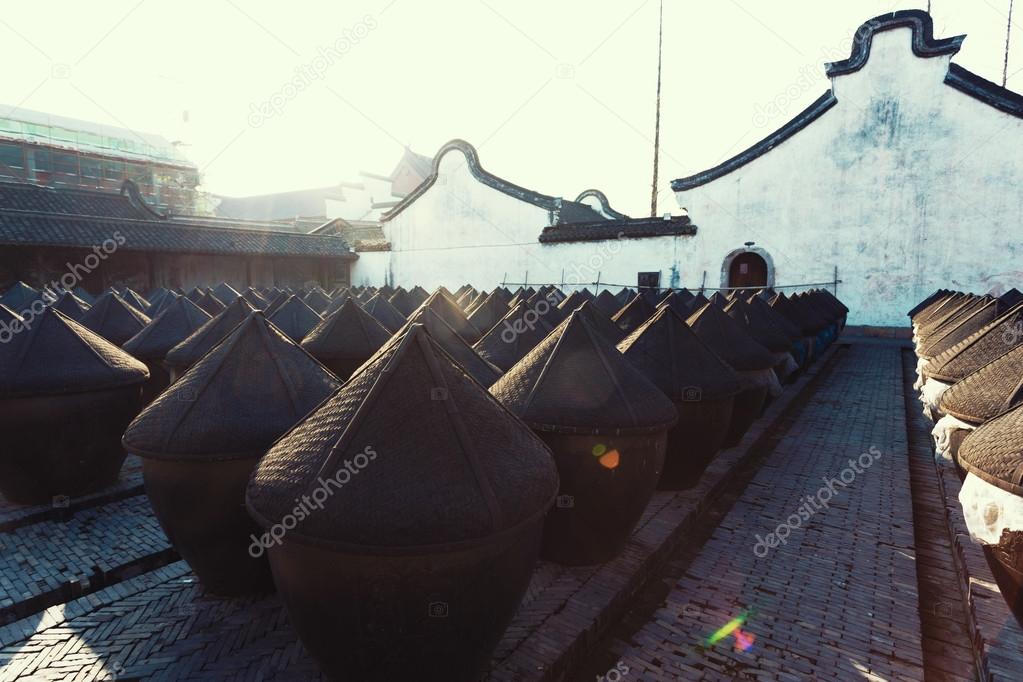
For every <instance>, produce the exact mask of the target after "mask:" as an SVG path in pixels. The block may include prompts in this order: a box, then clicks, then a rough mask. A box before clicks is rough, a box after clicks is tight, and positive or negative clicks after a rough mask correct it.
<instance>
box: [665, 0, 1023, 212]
mask: <svg viewBox="0 0 1023 682" xmlns="http://www.w3.org/2000/svg"><path fill="white" fill-rule="evenodd" d="M896 28H909V29H911V30H912V31H913V42H912V46H913V54H915V55H916V56H918V57H939V56H950V55H954V54H956V53H957V52H959V49H960V47H961V46H962V44H963V41H964V40H965V39H966V36H965V35H959V36H953V37H951V38H942V39H940V40H938V39H935V38H934V34H933V31H934V23H933V22H932V21H931V17H930V15H929V14H927V12H924V11H923V10H918V9H912V10H900V11H898V12H892V13H891V14H882V15H881V16H878V17H874V18H873V19H871V20H870V21H866V22H864V23H863V24H862V25H861V26H860V28H859V29H858V30H857V31H856V35H855V37H854V38H853V48H852V54H851V55H850V56H849V58H848V59H845V60H843V61H840V62H832V63H830V64H827V65H826V66H825V69H826V71H827V74H828V76H831V77H835V76H844V75H846V74H850V73H855V72H856V71H859V70H860V69H862V68H863V66H864V65H865V64H866V63H867V60H868V59H869V57H870V47H871V44H872V43H873V39H874V35H876V34H877V33H880V32H882V31H890V30H892V29H896ZM945 84H946V85H948V86H950V87H953V88H955V89H956V90H959V91H960V92H962V93H964V94H966V95H969V96H970V97H973V98H974V99H977V100H979V101H981V102H984V103H985V104H987V105H989V106H992V107H994V108H996V109H1000V110H1001V111H1004V112H1006V113H1008V114H1011V115H1013V116H1017V117H1020V118H1023V95H1020V94H1018V93H1015V92H1013V91H1011V90H1008V89H1006V88H1003V87H1000V86H998V85H996V84H994V83H992V82H991V81H988V80H986V79H984V78H981V77H980V76H978V75H976V74H975V73H972V72H971V71H968V70H967V69H964V68H963V67H961V66H959V65H958V64H949V70H948V73H947V74H946V76H945ZM837 103H838V100H837V99H836V98H835V95H834V92H833V91H831V90H828V91H827V92H826V93H824V94H823V95H821V96H820V98H818V99H817V101H816V102H814V103H813V104H811V105H810V106H809V107H807V108H806V109H804V110H803V111H802V112H800V113H799V114H798V115H797V116H796V117H795V118H794V119H792V120H791V121H789V122H788V123H786V124H785V125H783V126H782V127H781V128H779V129H778V130H776V131H775V132H773V133H771V134H770V135H768V136H767V137H766V138H764V139H763V140H761V141H760V142H757V143H756V144H754V145H753V146H752V147H750V148H749V149H747V150H746V151H744V152H740V153H739V154H737V155H735V156H733V157H732V158H730V159H728V160H727V161H725V162H723V163H721V164H718V165H717V166H714V167H713V168H710V169H708V170H705V171H703V172H701V173H697V174H695V175H690V176H688V177H684V178H679V179H677V180H672V181H671V189H672V190H674V191H676V192H682V191H685V190H688V189H692V188H694V187H699V186H700V185H704V184H706V183H708V182H710V181H711V180H716V179H717V178H720V177H722V176H724V175H727V174H729V173H731V172H732V171H734V170H736V169H737V168H740V167H742V166H745V165H746V164H747V163H749V162H750V161H753V160H754V159H756V158H757V157H759V156H762V155H764V154H766V153H767V152H769V151H771V150H772V149H774V148H775V147H777V146H778V145H779V144H781V143H782V142H784V141H785V140H787V139H789V138H790V137H792V136H793V135H795V134H796V133H798V132H799V131H800V130H802V129H803V128H805V127H807V126H808V125H809V124H810V123H812V122H813V121H815V120H817V119H818V118H820V116H821V115H823V114H824V112H826V111H827V110H828V109H830V108H831V107H832V106H834V105H835V104H837Z"/></svg>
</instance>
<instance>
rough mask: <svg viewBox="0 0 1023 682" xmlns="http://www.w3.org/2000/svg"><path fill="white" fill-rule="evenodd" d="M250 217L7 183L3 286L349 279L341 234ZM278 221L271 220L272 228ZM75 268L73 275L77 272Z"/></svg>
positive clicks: (0, 245)
mask: <svg viewBox="0 0 1023 682" xmlns="http://www.w3.org/2000/svg"><path fill="white" fill-rule="evenodd" d="M258 227H259V228H261V229H256V226H254V225H249V224H246V222H245V221H225V220H223V219H209V218H203V217H193V216H174V217H167V216H164V215H163V214H161V213H158V212H156V211H155V210H153V209H152V208H151V207H149V206H148V205H147V204H146V203H145V201H144V200H143V199H142V197H141V195H140V194H139V192H138V189H137V187H136V186H135V185H134V184H133V183H131V182H130V181H127V182H125V184H124V186H123V187H122V189H121V191H120V192H119V193H118V192H100V191H93V190H82V189H56V188H52V187H42V186H39V185H35V184H30V183H19V182H3V183H0V289H4V288H6V287H7V286H9V285H11V284H13V283H14V282H17V281H18V280H23V281H25V282H27V283H29V284H32V285H33V286H44V285H46V284H49V283H51V282H61V281H62V278H64V279H63V281H64V282H70V281H72V280H74V283H75V286H78V285H81V286H82V287H84V288H85V289H86V290H87V291H90V292H99V291H102V290H103V289H105V288H106V287H108V286H112V285H114V286H131V287H132V288H135V289H137V290H140V291H145V290H150V289H152V288H154V287H158V286H163V287H168V288H179V289H185V290H187V289H189V288H191V287H194V286H198V285H210V284H214V283H218V282H227V283H228V284H230V285H232V286H234V287H235V288H244V287H248V286H257V287H258V286H292V287H300V286H305V285H309V284H313V283H316V284H319V285H321V286H323V287H326V288H328V289H329V288H333V287H336V286H339V285H343V284H347V283H348V282H349V268H350V264H351V262H352V261H354V260H355V259H356V258H357V256H356V254H355V253H353V252H352V251H351V249H350V248H349V247H348V244H347V243H346V242H345V240H344V238H343V237H340V236H336V235H325V234H300V233H295V232H286V231H276V230H273V229H267V227H268V226H266V225H259V226H258ZM270 227H272V226H270ZM68 273H71V274H70V275H69V274H68Z"/></svg>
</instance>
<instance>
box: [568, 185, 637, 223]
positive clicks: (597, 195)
mask: <svg viewBox="0 0 1023 682" xmlns="http://www.w3.org/2000/svg"><path fill="white" fill-rule="evenodd" d="M587 197H593V198H594V199H596V200H597V201H598V202H599V203H600V208H601V210H603V211H604V213H605V214H607V215H609V216H611V217H612V218H614V219H616V220H624V219H626V218H628V217H629V216H627V215H625V214H624V213H619V212H618V211H616V210H614V209H613V208H611V202H610V201H608V200H607V195H606V194H604V193H603V192H601V191H600V190H599V189H586V190H583V191H582V192H580V193H579V196H577V197H576V198H575V199H574V201H575V202H576V203H577V204H579V203H582V200H583V199H586V198H587Z"/></svg>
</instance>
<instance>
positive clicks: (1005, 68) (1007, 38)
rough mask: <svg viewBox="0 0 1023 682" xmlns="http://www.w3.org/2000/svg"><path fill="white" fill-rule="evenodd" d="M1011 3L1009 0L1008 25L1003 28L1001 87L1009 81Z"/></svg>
mask: <svg viewBox="0 0 1023 682" xmlns="http://www.w3.org/2000/svg"><path fill="white" fill-rule="evenodd" d="M1012 3H1013V0H1009V27H1008V28H1007V29H1005V65H1004V66H1003V67H1002V87H1003V88H1004V87H1006V85H1007V84H1008V82H1009V41H1010V39H1011V38H1012Z"/></svg>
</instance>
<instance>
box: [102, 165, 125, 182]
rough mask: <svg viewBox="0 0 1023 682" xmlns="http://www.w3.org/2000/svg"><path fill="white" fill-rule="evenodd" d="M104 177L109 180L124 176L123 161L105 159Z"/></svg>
mask: <svg viewBox="0 0 1023 682" xmlns="http://www.w3.org/2000/svg"><path fill="white" fill-rule="evenodd" d="M103 177H104V178H106V179H107V180H120V179H121V178H122V177H124V162H123V161H104V162H103Z"/></svg>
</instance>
